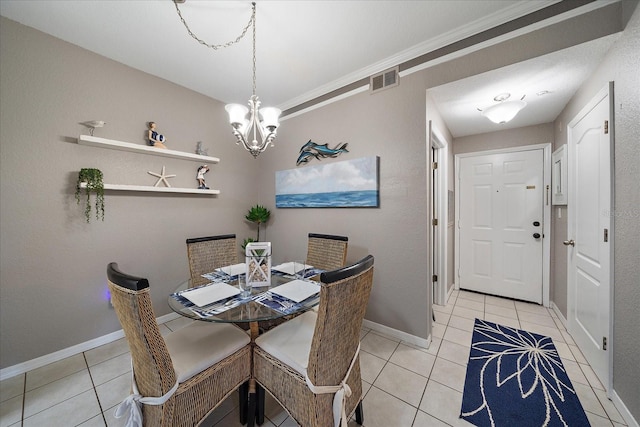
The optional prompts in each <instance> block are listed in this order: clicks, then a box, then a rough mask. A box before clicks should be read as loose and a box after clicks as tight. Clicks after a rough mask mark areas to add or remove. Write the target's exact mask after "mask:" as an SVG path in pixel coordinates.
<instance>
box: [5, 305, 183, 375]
mask: <svg viewBox="0 0 640 427" xmlns="http://www.w3.org/2000/svg"><path fill="white" fill-rule="evenodd" d="M178 317H180V315H179V314H178V313H169V314H165V315H164V316H160V317H158V318H157V319H156V320H157V322H158V324H159V325H161V324H163V323H166V322H168V321H170V320H173V319H176V318H178ZM122 337H124V331H123V330H122V329H120V330H118V331H115V332H111V333H110V334H107V335H103V336H101V337H98V338H94V339H92V340H89V341H85V342H83V343H80V344H76V345H74V346H71V347H67V348H64V349H62V350H59V351H56V352H53V353H49V354H46V355H44V356H41V357H36V358H35V359H31V360H27V361H26V362H22V363H18V364H17V365H13V366H9V367H6V368H3V369H0V381H3V380H6V379H8V378H12V377H15V376H16V375H20V374H24V373H25V372H29V371H32V370H34V369H37V368H41V367H43V366H46V365H48V364H50V363H53V362H57V361H59V360H62V359H66V358H67V357H71V356H74V355H76V354H78V353H82V352H84V351H88V350H92V349H94V348H96V347H100V346H101V345H105V344H109V343H111V342H113V341H116V340H119V339H120V338H122Z"/></svg>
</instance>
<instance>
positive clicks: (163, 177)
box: [147, 166, 175, 187]
mask: <svg viewBox="0 0 640 427" xmlns="http://www.w3.org/2000/svg"><path fill="white" fill-rule="evenodd" d="M147 173H148V174H149V175H153V176H155V177H158V180H157V181H156V183H155V185H154V187H157V186H158V185H160V183H161V182H163V183H164V185H165V187H171V185H170V184H169V181H167V178H175V175H166V174H165V169H164V166H162V173H159V174H158V173H155V172H151V171H147Z"/></svg>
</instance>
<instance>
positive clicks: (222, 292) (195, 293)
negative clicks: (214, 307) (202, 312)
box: [181, 283, 240, 307]
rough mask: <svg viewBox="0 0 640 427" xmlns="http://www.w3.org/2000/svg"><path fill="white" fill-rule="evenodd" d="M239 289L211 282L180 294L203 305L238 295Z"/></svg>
mask: <svg viewBox="0 0 640 427" xmlns="http://www.w3.org/2000/svg"><path fill="white" fill-rule="evenodd" d="M239 293H240V290H239V289H238V288H236V287H234V286H231V285H228V284H226V283H212V284H210V285H207V286H203V287H201V288H196V289H192V290H189V291H185V292H183V293H182V294H181V295H182V296H183V297H185V298H186V299H188V300H189V301H191V302H192V303H194V304H195V305H197V306H198V307H204V306H205V305H209V304H211V303H213V302H216V301H220V300H222V299H225V298H229V297H232V296H234V295H238V294H239Z"/></svg>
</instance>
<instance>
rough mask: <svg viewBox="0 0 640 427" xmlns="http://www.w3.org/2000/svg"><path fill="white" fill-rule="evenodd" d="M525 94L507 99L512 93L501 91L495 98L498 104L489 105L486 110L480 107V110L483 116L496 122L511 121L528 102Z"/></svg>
mask: <svg viewBox="0 0 640 427" xmlns="http://www.w3.org/2000/svg"><path fill="white" fill-rule="evenodd" d="M525 96H526V95H523V96H522V98H520V99H519V100H514V101H507V100H508V99H509V98H510V97H511V94H510V93H501V94H500V95H497V96H496V97H495V98H493V100H494V101H496V102H497V104H494V105H492V106H490V107H487V108H485V109H484V110H481V109H479V108H478V110H479V111H480V112H481V113H482V115H483V116H485V117H486V118H488V119H489V120H491V121H492V122H494V123H498V124H503V123H507V122H509V121H511V120H512V119H513V118H514V117H515V116H516V114H518V112H520V110H522V109H523V108H524V107H526V105H527V103H526V102H524V101H523V99H524V97H525Z"/></svg>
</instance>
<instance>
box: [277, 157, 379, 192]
mask: <svg viewBox="0 0 640 427" xmlns="http://www.w3.org/2000/svg"><path fill="white" fill-rule="evenodd" d="M377 189H378V184H377V158H376V157H362V158H359V159H354V160H347V161H342V162H334V163H327V164H324V165H315V166H306V167H302V168H297V169H289V170H284V171H277V172H276V194H304V193H333V192H338V191H365V190H377Z"/></svg>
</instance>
